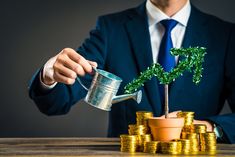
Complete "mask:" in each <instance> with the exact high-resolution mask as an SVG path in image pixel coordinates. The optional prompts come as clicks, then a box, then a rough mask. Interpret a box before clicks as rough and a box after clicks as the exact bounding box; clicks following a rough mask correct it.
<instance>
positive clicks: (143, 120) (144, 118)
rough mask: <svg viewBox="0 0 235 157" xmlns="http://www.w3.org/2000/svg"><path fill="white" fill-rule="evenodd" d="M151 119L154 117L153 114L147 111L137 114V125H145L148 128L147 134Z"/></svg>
mask: <svg viewBox="0 0 235 157" xmlns="http://www.w3.org/2000/svg"><path fill="white" fill-rule="evenodd" d="M150 117H153V113H152V112H147V111H138V112H136V124H137V125H144V126H145V127H146V128H147V132H149V130H150V129H149V127H148V119H149V118H150Z"/></svg>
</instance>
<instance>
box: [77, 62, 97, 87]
mask: <svg viewBox="0 0 235 157" xmlns="http://www.w3.org/2000/svg"><path fill="white" fill-rule="evenodd" d="M92 69H93V70H95V71H97V69H96V67H93V66H92ZM77 81H78V82H79V84H80V85H81V86H82V87H83V88H84V89H85V90H87V91H88V88H87V87H86V86H85V85H84V84H83V83H82V81H81V79H80V78H79V77H77Z"/></svg>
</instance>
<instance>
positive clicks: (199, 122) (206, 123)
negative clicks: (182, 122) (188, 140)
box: [161, 111, 213, 132]
mask: <svg viewBox="0 0 235 157" xmlns="http://www.w3.org/2000/svg"><path fill="white" fill-rule="evenodd" d="M178 112H181V111H174V112H171V113H169V114H168V117H169V118H173V117H177V113H178ZM161 118H165V115H163V116H161ZM193 124H204V125H206V128H207V131H210V132H211V131H213V125H212V124H211V123H210V122H208V121H203V120H194V121H193Z"/></svg>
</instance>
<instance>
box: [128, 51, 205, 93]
mask: <svg viewBox="0 0 235 157" xmlns="http://www.w3.org/2000/svg"><path fill="white" fill-rule="evenodd" d="M170 52H171V54H172V55H174V56H176V55H179V56H182V57H184V58H185V59H184V60H182V61H179V63H178V65H177V66H176V67H175V68H174V69H172V70H171V71H170V72H165V71H164V69H163V67H162V66H161V65H160V64H159V63H156V64H153V65H152V66H150V67H148V68H147V69H146V70H145V71H143V72H141V73H140V76H139V77H138V78H136V79H134V80H133V81H132V82H130V83H128V84H127V85H126V86H125V87H124V89H125V93H133V92H135V91H137V90H138V89H139V88H140V87H141V86H144V83H145V82H146V81H147V80H150V79H151V78H152V77H154V76H155V77H157V78H158V80H159V82H160V83H161V84H170V83H171V82H173V81H174V80H175V79H176V78H178V77H179V76H181V75H183V73H184V71H186V70H187V71H189V72H193V82H194V83H195V84H199V83H200V81H201V78H202V72H203V68H202V63H203V62H204V57H205V55H206V48H204V47H189V48H179V49H178V48H172V49H171V51H170Z"/></svg>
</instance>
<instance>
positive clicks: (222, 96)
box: [29, 0, 235, 143]
mask: <svg viewBox="0 0 235 157" xmlns="http://www.w3.org/2000/svg"><path fill="white" fill-rule="evenodd" d="M162 21H175V24H174V26H173V27H172V28H171V30H170V33H169V34H170V35H169V36H168V37H170V38H169V39H170V41H171V44H172V46H173V47H176V48H179V47H185V48H187V47H190V46H201V47H206V48H207V55H206V57H205V62H204V64H203V67H204V73H203V78H202V81H201V83H200V84H199V85H198V86H195V85H194V84H193V83H192V74H191V73H189V72H184V75H183V76H182V77H180V78H178V79H176V80H175V82H173V83H172V84H171V88H170V91H169V101H170V111H171V112H173V111H177V110H185V111H194V112H195V114H196V117H195V118H196V119H198V120H195V123H201V124H206V125H207V129H208V131H213V130H214V129H215V131H216V132H217V135H218V138H219V140H221V141H224V142H229V143H235V114H234V113H232V114H227V115H218V114H219V112H220V110H221V109H222V107H223V105H224V102H225V100H227V101H228V103H229V105H230V107H231V109H232V111H233V112H234V111H235V64H233V59H235V52H234V51H235V44H234V42H235V30H234V25H233V24H230V23H228V22H224V21H222V20H220V19H218V18H216V17H214V16H211V15H207V14H205V13H202V12H200V11H199V10H197V9H196V8H195V7H194V6H193V5H191V4H190V2H189V0H147V1H146V2H144V3H143V4H141V5H140V6H138V7H137V8H132V9H128V10H125V11H122V12H119V13H115V14H110V15H105V16H101V17H99V18H98V21H97V25H96V28H95V29H94V30H92V31H91V32H90V37H89V39H86V40H85V41H84V43H83V44H82V45H81V46H80V47H79V48H78V50H77V51H75V50H73V49H70V48H65V49H63V50H62V51H61V52H60V53H59V54H58V55H56V56H55V57H53V58H51V59H50V60H48V62H47V63H46V64H45V65H44V67H43V68H42V69H40V70H39V71H38V72H37V73H36V74H35V75H34V77H33V79H32V81H31V84H30V90H29V93H30V97H31V98H32V99H33V100H34V101H35V103H36V104H37V106H38V108H39V109H40V111H41V112H43V113H45V114H47V115H60V114H66V113H67V112H68V111H69V110H70V108H71V106H73V105H74V104H75V103H76V102H77V101H79V100H80V99H82V98H83V97H84V96H85V94H86V91H85V90H84V89H83V88H82V87H81V85H80V84H79V83H78V82H77V81H76V77H77V75H78V76H79V77H81V79H82V80H83V81H84V82H86V83H89V82H91V79H92V77H91V76H90V75H87V74H91V75H92V66H98V68H100V69H104V70H107V71H109V72H111V73H114V74H116V75H117V76H119V77H121V78H122V79H123V83H122V84H121V86H120V90H119V93H120V94H122V93H123V92H124V89H123V87H124V86H125V85H126V84H127V83H129V82H130V81H132V80H133V78H136V77H137V76H138V75H139V73H140V72H141V71H144V70H145V69H146V68H147V67H148V66H150V65H152V64H153V63H156V62H161V59H160V58H161V57H160V56H161V47H162V45H161V44H162V43H163V42H161V41H162V40H163V38H165V37H164V35H166V33H165V32H166V30H167V29H166V26H165V25H164V23H163V22H162ZM168 53H169V52H168ZM181 59H182V58H180V57H179V56H176V57H174V62H175V63H176V64H177V62H178V61H179V60H181ZM83 76H84V77H83ZM142 91H143V98H142V102H141V103H140V104H137V103H136V102H134V101H133V100H128V101H125V102H121V103H118V104H114V105H113V106H112V110H111V112H110V115H109V128H108V136H110V137H117V136H118V135H120V134H122V133H127V130H128V129H127V128H128V124H132V123H135V112H136V111H140V110H141V111H142V110H143V111H152V112H153V113H154V115H155V116H161V115H163V110H164V108H163V104H162V98H161V94H160V93H161V92H160V89H159V84H158V81H157V79H156V78H153V79H151V80H150V81H148V82H147V83H145V86H144V87H143V88H142ZM174 114H175V112H173V113H171V115H174Z"/></svg>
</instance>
